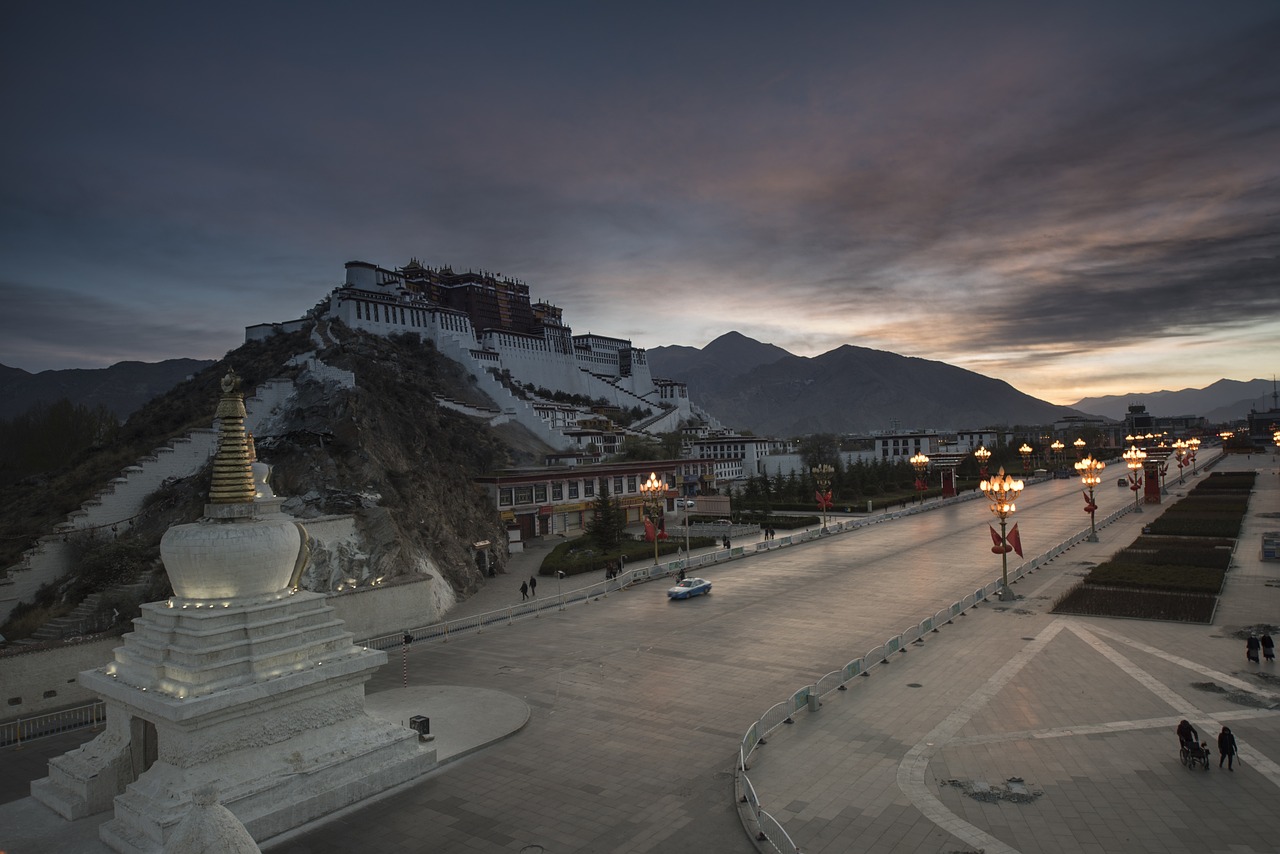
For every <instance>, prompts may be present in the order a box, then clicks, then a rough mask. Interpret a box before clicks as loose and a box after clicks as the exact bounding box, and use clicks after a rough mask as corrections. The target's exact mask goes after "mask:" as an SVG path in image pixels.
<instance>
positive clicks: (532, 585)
mask: <svg viewBox="0 0 1280 854" xmlns="http://www.w3.org/2000/svg"><path fill="white" fill-rule="evenodd" d="M529 593H530V595H532V596H533V598H535V599H536V598H538V578H537V576H534V575H531V576H529Z"/></svg>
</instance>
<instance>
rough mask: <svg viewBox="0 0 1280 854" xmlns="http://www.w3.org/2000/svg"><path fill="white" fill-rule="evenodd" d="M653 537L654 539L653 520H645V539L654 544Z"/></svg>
mask: <svg viewBox="0 0 1280 854" xmlns="http://www.w3.org/2000/svg"><path fill="white" fill-rule="evenodd" d="M653 537H654V530H653V520H652V519H645V520H644V538H645V540H647V541H648V542H653Z"/></svg>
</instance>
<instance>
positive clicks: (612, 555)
mask: <svg viewBox="0 0 1280 854" xmlns="http://www.w3.org/2000/svg"><path fill="white" fill-rule="evenodd" d="M717 544H718V541H717V540H716V539H715V538H713V537H691V538H690V539H689V547H690V548H694V549H700V548H706V547H707V546H714V545H717ZM683 548H684V540H682V539H676V538H674V537H673V538H671V539H667V540H659V541H658V554H659V556H661V555H671V554H675V553H676V552H677V551H679V550H681V549H683ZM622 558H625V559H626V563H635V562H636V561H643V560H644V559H645V558H648V559H649V560H653V543H651V542H647V541H645V540H623V541H622V545H621V547H620V549H619V550H617V551H609V552H603V551H601V550H600V549H599V548H598V547H597V546H596V545H595V542H594V541H593V540H591V538H589V537H579V538H578V539H576V540H566V541H565V542H563V543H560V544H559V545H557V546H556V547H555V548H554V549H552V550H551V553H550V554H548V555H547V556H546V557H545V558H543V560H542V566H541V567H540V568H539V569H538V574H539V575H551V576H554V575H555V574H556V572H557V571H559V572H563V573H564V574H565V575H581V574H582V573H584V572H595V571H597V570H602V569H604V568H605V567H606V566H607V565H609V564H611V563H614V562H616V561H618V560H619V559H622Z"/></svg>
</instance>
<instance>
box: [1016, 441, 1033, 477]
mask: <svg viewBox="0 0 1280 854" xmlns="http://www.w3.org/2000/svg"><path fill="white" fill-rule="evenodd" d="M1033 450H1034V449H1033V448H1032V447H1031V446H1030V445H1028V444H1027V443H1026V442H1023V443H1022V447H1021V448H1019V449H1018V453H1020V454H1022V473H1023V474H1024V475H1025V474H1026V473H1027V472H1029V471H1031V452H1032V451H1033Z"/></svg>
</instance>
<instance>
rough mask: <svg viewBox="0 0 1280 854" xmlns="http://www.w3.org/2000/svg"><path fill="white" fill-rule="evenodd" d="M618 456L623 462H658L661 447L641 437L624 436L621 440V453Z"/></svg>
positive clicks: (653, 441) (660, 457)
mask: <svg viewBox="0 0 1280 854" xmlns="http://www.w3.org/2000/svg"><path fill="white" fill-rule="evenodd" d="M619 456H621V457H622V458H623V459H624V460H660V459H662V445H661V444H659V443H658V442H657V441H656V440H654V439H647V438H645V437H643V436H626V437H624V438H623V440H622V453H621V454H620V455H619Z"/></svg>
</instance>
